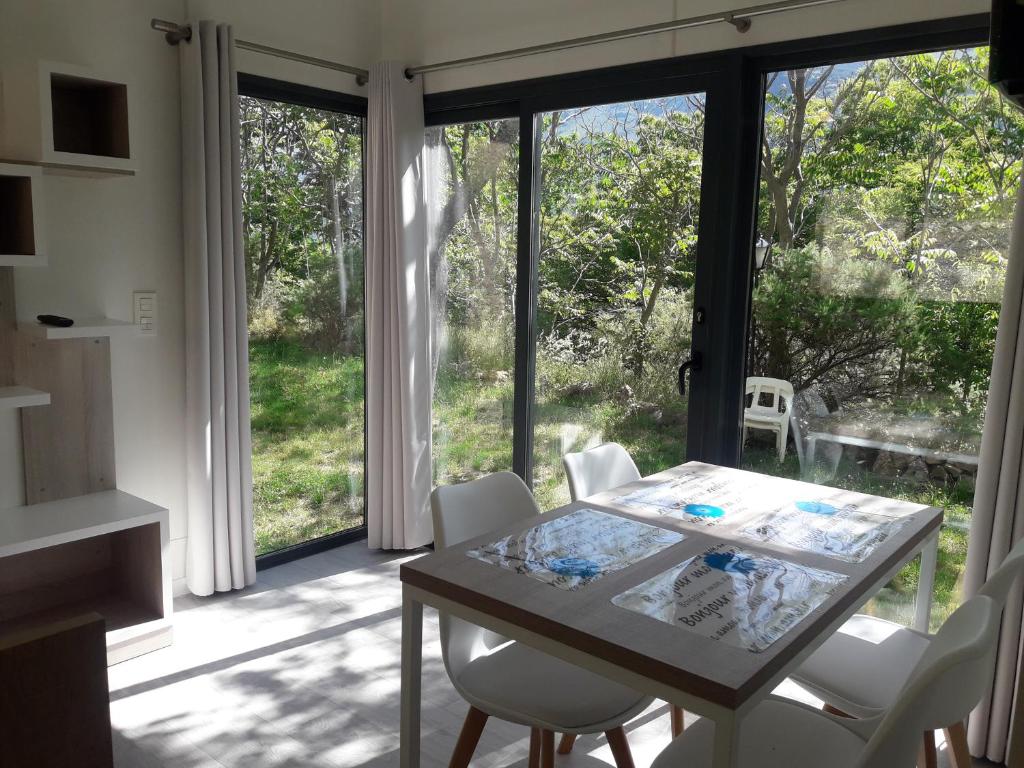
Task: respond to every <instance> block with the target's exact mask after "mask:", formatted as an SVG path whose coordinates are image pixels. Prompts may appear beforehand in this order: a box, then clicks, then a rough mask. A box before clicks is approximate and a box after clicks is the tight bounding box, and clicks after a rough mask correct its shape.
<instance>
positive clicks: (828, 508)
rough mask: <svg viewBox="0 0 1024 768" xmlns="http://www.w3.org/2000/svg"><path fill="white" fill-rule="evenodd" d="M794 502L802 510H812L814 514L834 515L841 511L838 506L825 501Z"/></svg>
mask: <svg viewBox="0 0 1024 768" xmlns="http://www.w3.org/2000/svg"><path fill="white" fill-rule="evenodd" d="M794 503H795V504H796V508H797V509H799V510H800V511H801V512H810V513H811V514H812V515H834V514H835V513H836V512H838V511H839V509H838V508H837V507H833V506H832V505H831V504H826V503H825V502H824V501H797V502H794Z"/></svg>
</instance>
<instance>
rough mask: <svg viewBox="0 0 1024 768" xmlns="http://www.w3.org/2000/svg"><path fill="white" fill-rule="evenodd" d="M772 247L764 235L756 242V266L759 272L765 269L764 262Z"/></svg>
mask: <svg viewBox="0 0 1024 768" xmlns="http://www.w3.org/2000/svg"><path fill="white" fill-rule="evenodd" d="M771 249H772V244H771V243H769V242H768V241H767V240H765V239H764V236H763V235H762V236H760V237H758V238H757V243H755V244H754V268H755V269H756V270H757V271H758V272H760V271H761V270H762V269H764V262H765V260H766V259H767V258H768V252H769V251H770V250H771Z"/></svg>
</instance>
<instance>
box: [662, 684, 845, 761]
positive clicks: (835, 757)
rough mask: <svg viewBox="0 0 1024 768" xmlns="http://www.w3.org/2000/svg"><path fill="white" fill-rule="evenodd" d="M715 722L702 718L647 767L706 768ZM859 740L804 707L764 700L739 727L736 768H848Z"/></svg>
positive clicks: (712, 748)
mask: <svg viewBox="0 0 1024 768" xmlns="http://www.w3.org/2000/svg"><path fill="white" fill-rule="evenodd" d="M714 739H715V724H714V722H713V721H711V720H709V719H707V718H701V719H700V720H698V721H697V722H696V723H695V724H694V725H692V726H690V727H688V728H687V729H686V731H684V732H683V735H682V736H680V737H679V738H677V739H675V740H674V741H673V742H672V743H671V744H669V745H668V747H666V748H665V750H664V751H663V752H662V753H661V754H660V755H658V757H657V759H655V761H654V763H653V764H652V765H651V768H709V767H710V766H711V764H712V762H711V761H712V758H713V756H714V743H715V742H714ZM864 744H865V742H864V739H862V738H861V737H860V736H858V735H856V734H855V733H853V732H852V731H850V730H848V729H847V728H846V727H845V726H843V725H840V724H839V723H838V722H837V721H836V719H834V718H832V717H830V716H829V715H826V714H824V713H822V712H816V711H814V710H812V709H809V708H808V707H806V706H804V705H803V704H798V703H796V702H789V701H784V700H780V699H768V700H767V701H765V702H764V703H762V704H759V705H757V706H756V707H754V709H752V710H751V711H750V713H749V714H748V715H747V716H746V717H744V718H743V720H742V721H741V725H740V748H739V760H738V761H737V765H738V767H739V768H824V767H825V766H828V768H849V767H850V766H853V765H855V764H856V763H857V758H858V757H860V754H861V752H863V750H864Z"/></svg>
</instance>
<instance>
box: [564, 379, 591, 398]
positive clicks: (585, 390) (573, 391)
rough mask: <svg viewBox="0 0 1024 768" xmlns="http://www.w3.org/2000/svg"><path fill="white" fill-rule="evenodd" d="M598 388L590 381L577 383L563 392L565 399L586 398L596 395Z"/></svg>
mask: <svg viewBox="0 0 1024 768" xmlns="http://www.w3.org/2000/svg"><path fill="white" fill-rule="evenodd" d="M595 389H596V387H595V386H594V385H593V384H592V383H590V382H589V381H577V382H576V383H575V384H570V385H569V386H568V387H566V388H565V389H563V390H562V396H563V397H586V396H587V395H591V394H593V393H594V390H595Z"/></svg>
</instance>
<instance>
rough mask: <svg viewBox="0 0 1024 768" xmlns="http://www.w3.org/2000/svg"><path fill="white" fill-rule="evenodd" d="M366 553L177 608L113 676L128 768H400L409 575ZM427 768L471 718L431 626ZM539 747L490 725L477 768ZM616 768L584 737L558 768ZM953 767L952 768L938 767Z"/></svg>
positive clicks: (636, 752)
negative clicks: (157, 637)
mask: <svg viewBox="0 0 1024 768" xmlns="http://www.w3.org/2000/svg"><path fill="white" fill-rule="evenodd" d="M408 557H409V555H399V554H394V553H373V552H369V551H368V550H367V549H366V546H365V544H363V543H357V544H351V545H348V546H345V547H341V548H339V549H336V550H332V551H330V552H325V553H322V554H319V555H314V556H312V557H309V558H306V559H304V560H299V561H296V562H293V563H289V564H287V565H283V566H279V567H277V568H273V569H270V570H267V571H261V572H260V574H259V580H258V583H257V584H256V585H255V586H254V587H252V588H250V589H247V590H245V591H243V592H237V593H232V594H228V595H222V596H218V597H212V598H193V597H186V598H179V599H178V600H176V601H175V611H176V613H175V642H174V645H172V646H171V647H170V648H167V649H165V650H161V651H157V652H155V653H151V654H148V655H146V656H142V657H140V658H138V659H133V660H132V661H128V662H125V663H123V664H119V665H117V666H115V667H111V669H110V688H111V694H110V698H111V718H112V721H113V726H114V749H115V755H116V765H117V766H118V768H156V767H166V768H172V767H177V766H188V767H189V768H193V767H194V768H198V767H200V766H202V768H209V767H211V766H212V767H214V768H218V767H220V766H225V767H227V768H263V767H264V766H325V767H327V768H331V767H337V768H342V767H344V768H355V767H356V766H360V767H365V768H384V767H385V766H388V767H391V766H397V765H398V711H399V710H398V699H399V696H398V694H399V659H400V650H399V639H400V634H401V608H400V606H401V591H400V586H399V581H398V567H399V565H400V564H401V563H402V562H403V561H404V560H405V559H407V558H408ZM423 666H424V681H423V696H424V699H423V759H422V764H423V766H424V768H435V767H438V766H445V765H447V763H448V759H449V757H450V756H451V750H452V747H453V746H454V744H455V739H456V737H457V735H458V732H459V728H460V727H461V725H462V719H463V717H464V716H465V713H466V705H465V704H464V703H463V702H462V700H461V699H460V698H459V696H458V694H456V693H455V691H454V690H453V689H452V687H451V684H450V683H449V682H448V678H447V676H446V675H445V672H444V668H443V666H442V664H441V655H440V646H439V642H438V632H437V616H436V614H434V613H433V612H432V611H429V610H428V611H427V612H426V621H425V626H424V653H423ZM626 730H627V733H628V736H629V742H630V746H631V747H632V750H633V756H634V759H635V761H636V764H637V766H638V768H645V767H646V766H648V765H649V764H650V763H651V761H652V760H653V759H654V757H655V756H656V755H657V754H658V752H659V751H660V750H661V749H662V748H663V747H664V746H665V745H666V744H667V743H668V740H669V719H668V713H667V707H666V705H664V704H661V703H657V704H655V705H652V707H651V708H650V709H649V710H648V711H647V712H645V713H644V714H642V715H641V716H639V717H638V718H636V719H635V720H634V721H632V722H631V723H630V724H629V725H627V726H626ZM528 741H529V739H528V733H527V732H526V730H525V729H524V728H521V727H518V726H513V725H510V724H508V723H503V722H500V721H496V720H494V719H492V720H490V721H489V722H488V724H487V727H486V729H485V730H484V735H483V738H482V740H481V743H480V747H479V748H478V750H477V753H476V758H475V759H474V761H473V765H474V766H481V768H489V767H490V766H510V765H516V766H525V765H526V750H527V746H528ZM607 765H612V759H611V753H610V751H609V749H608V747H607V745H606V743H605V740H604V738H603V737H599V736H597V737H595V736H589V737H582V738H580V739H579V740H578V741H577V744H576V748H575V749H574V751H573V754H571V755H569V756H566V757H562V756H559V757H558V758H557V760H556V766H561V768H587V767H588V766H589V767H590V768H602V766H607ZM940 765H945V754H944V753H943V754H941V755H940Z"/></svg>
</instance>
